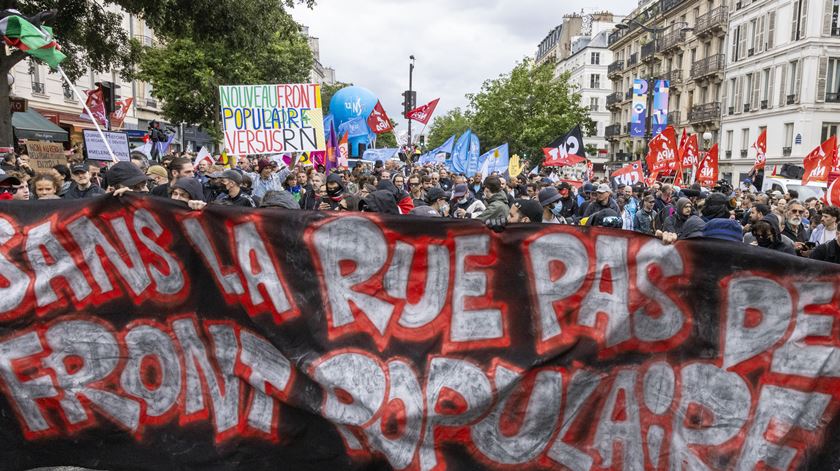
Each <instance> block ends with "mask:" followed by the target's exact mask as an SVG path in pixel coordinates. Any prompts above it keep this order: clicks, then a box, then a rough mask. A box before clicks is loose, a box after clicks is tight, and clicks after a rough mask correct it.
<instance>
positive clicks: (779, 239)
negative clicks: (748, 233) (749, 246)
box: [752, 214, 796, 255]
mask: <svg viewBox="0 0 840 471" xmlns="http://www.w3.org/2000/svg"><path fill="white" fill-rule="evenodd" d="M752 235H753V237H754V238H755V242H754V244H755V245H757V246H759V247H763V248H765V249H770V250H775V251H777V252H784V253H787V254H790V255H796V250H795V249H794V247H793V244H792V243H791V242H790V239H787V238H786V237H784V236H782V234H781V231H780V230H779V220H778V219H777V218H776V215H775V214H768V215H767V216H764V217H763V218H762V219H761V220H760V221H758V222H756V223H755V224H753V226H752ZM785 239H787V240H785Z"/></svg>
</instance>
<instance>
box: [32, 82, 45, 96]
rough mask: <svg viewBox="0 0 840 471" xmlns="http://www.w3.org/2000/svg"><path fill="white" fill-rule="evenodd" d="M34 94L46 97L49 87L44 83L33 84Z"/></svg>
mask: <svg viewBox="0 0 840 471" xmlns="http://www.w3.org/2000/svg"><path fill="white" fill-rule="evenodd" d="M32 93H35V94H37V95H46V94H47V87H46V85H44V82H32Z"/></svg>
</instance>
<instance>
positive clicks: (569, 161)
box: [543, 126, 586, 167]
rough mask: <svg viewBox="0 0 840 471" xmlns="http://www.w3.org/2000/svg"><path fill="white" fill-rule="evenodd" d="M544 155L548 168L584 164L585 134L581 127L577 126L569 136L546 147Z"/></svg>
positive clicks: (545, 164) (558, 139)
mask: <svg viewBox="0 0 840 471" xmlns="http://www.w3.org/2000/svg"><path fill="white" fill-rule="evenodd" d="M543 154H545V161H544V162H543V165H544V166H546V167H565V166H569V165H575V164H579V163H581V162H584V161H585V160H586V152H585V151H584V150H583V133H581V131H580V126H575V127H574V128H572V130H571V131H569V133H568V134H566V135H565V136H563V137H560V138H557V139H555V140H554V141H553V142H552V143H551V144H549V145H548V147H544V148H543Z"/></svg>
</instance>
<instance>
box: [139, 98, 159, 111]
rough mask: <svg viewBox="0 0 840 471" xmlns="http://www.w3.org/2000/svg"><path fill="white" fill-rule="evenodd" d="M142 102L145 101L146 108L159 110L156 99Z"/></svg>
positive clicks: (147, 99) (145, 99)
mask: <svg viewBox="0 0 840 471" xmlns="http://www.w3.org/2000/svg"><path fill="white" fill-rule="evenodd" d="M142 100H143V104H144V105H145V106H146V108H153V109H157V107H158V102H157V100H155V99H154V98H142Z"/></svg>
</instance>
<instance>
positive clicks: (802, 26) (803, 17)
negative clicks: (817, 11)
mask: <svg viewBox="0 0 840 471" xmlns="http://www.w3.org/2000/svg"><path fill="white" fill-rule="evenodd" d="M800 4H801V8H802V13H801V14H800V15H799V39H802V38H804V37H805V36H808V0H800Z"/></svg>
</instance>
